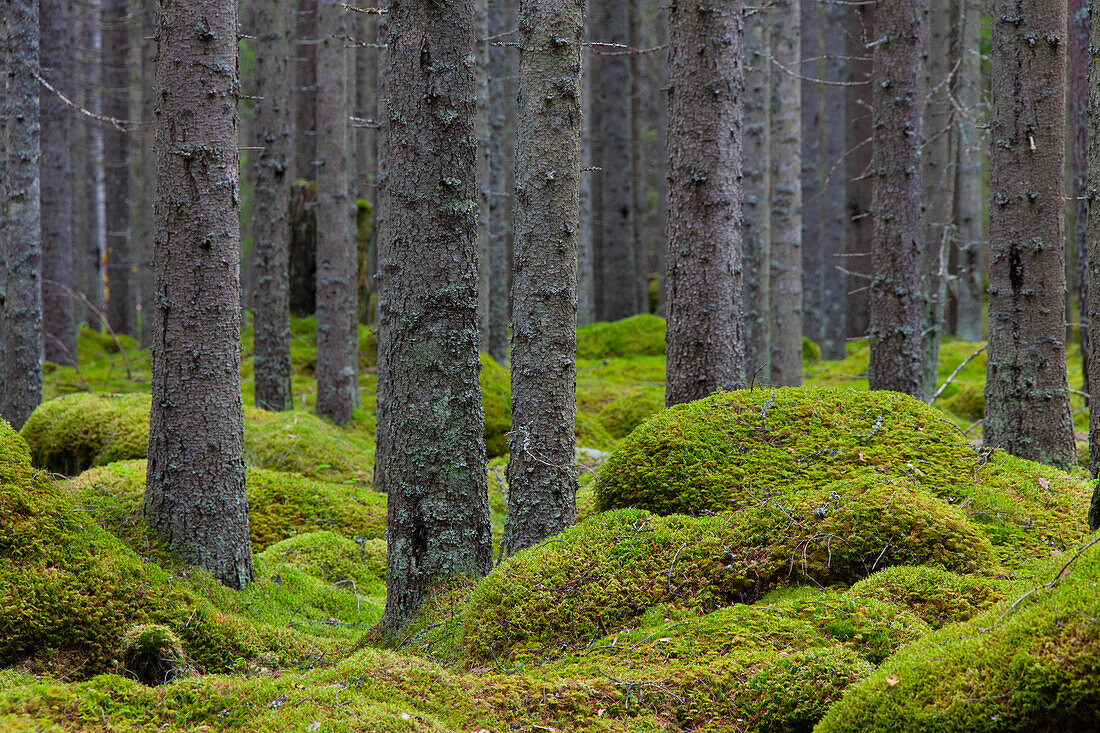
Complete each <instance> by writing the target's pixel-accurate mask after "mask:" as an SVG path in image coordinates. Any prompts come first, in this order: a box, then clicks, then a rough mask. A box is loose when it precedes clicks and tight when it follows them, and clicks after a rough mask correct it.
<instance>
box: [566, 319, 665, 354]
mask: <svg viewBox="0 0 1100 733" xmlns="http://www.w3.org/2000/svg"><path fill="white" fill-rule="evenodd" d="M663 353H665V319H663V318H661V317H660V316H654V315H650V314H648V313H642V314H640V315H636V316H631V317H630V318H624V319H623V320H621V321H613V322H610V323H608V322H600V323H591V324H589V325H587V326H581V327H580V328H578V329H577V357H578V358H580V359H611V358H616V357H623V356H658V355H660V354H663Z"/></svg>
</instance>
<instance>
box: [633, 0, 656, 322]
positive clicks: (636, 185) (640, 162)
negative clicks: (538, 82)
mask: <svg viewBox="0 0 1100 733" xmlns="http://www.w3.org/2000/svg"><path fill="white" fill-rule="evenodd" d="M627 2H628V3H629V9H628V12H627V45H628V46H630V48H632V49H635V48H642V46H643V45H644V44H643V42H642V0H627ZM627 59H628V60H629V61H630V87H629V90H628V95H629V96H628V99H629V103H630V170H631V172H632V174H633V176H634V179H633V181H631V184H630V195H631V201H632V202H633V203H632V205H631V209H632V210H633V212H634V220H633V222H632V224H633V233H632V234H631V237H630V238H631V241H633V242H634V262H635V268H636V269H637V277H636V278H634V312H635V313H648V312H649V283H648V277H649V272H650V270H649V260H650V257H649V253H650V250H651V249H652V246H653V243H652V242H651V241H649V240H648V239H647V238H646V236H645V233H644V229H645V223H646V222H645V219H646V215H645V196H646V189H647V188H648V186H647V181H646V163H645V159H646V155H645V147H646V146H645V143H644V141H643V140H642V138H643V137H644V135H645V116H646V100H645V97H646V96H647V94H648V93H649V85H648V84H647V83H646V82H645V80H643V79H642V55H641V54H637V53H632V54H629V55H628V56H627Z"/></svg>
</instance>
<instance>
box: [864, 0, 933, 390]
mask: <svg viewBox="0 0 1100 733" xmlns="http://www.w3.org/2000/svg"><path fill="white" fill-rule="evenodd" d="M926 5H927V0H906V2H897V1H896V0H880V2H879V3H878V4H877V5H876V7H875V35H876V41H877V45H876V46H875V50H874V56H875V59H874V69H875V70H874V78H873V79H874V83H873V85H872V86H873V88H874V109H875V123H874V146H873V148H874V151H873V156H874V171H875V177H874V179H873V185H874V189H873V198H872V204H871V211H872V218H873V223H874V249H873V255H872V260H873V262H872V267H873V269H874V279H873V280H872V281H871V361H870V364H869V365H868V367H867V379H868V381H869V382H870V387H871V389H889V390H894V391H895V392H904V393H905V394H908V395H911V396H913V397H916V398H918V399H921V398H923V396H924V386H923V385H924V372H923V366H922V364H923V361H922V352H921V310H922V309H921V306H922V302H921V287H920V285H921V219H920V202H921V167H920V157H921V150H920V145H921V134H920V133H921V115H922V112H923V107H924V92H925V90H924V84H923V83H922V82H923V78H922V70H921V53H922V51H923V49H924V46H925V43H927V39H928V35H927V33H928V26H927V24H926V23H925V18H924V13H925V9H926Z"/></svg>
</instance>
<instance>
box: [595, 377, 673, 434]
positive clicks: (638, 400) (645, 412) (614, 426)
mask: <svg viewBox="0 0 1100 733" xmlns="http://www.w3.org/2000/svg"><path fill="white" fill-rule="evenodd" d="M664 406H665V391H664V389H662V388H660V387H656V386H647V387H642V388H640V389H636V390H633V391H630V392H627V393H626V394H624V395H622V396H621V397H618V398H617V399H615V400H614V401H613V402H611V403H610V404H609V405H608V406H607V407H605V408H603V410H602V411H601V412H600V422H601V423H603V425H604V427H605V428H607V432H608V433H610V434H611V437H613V438H625V437H626V436H628V435H630V433H631V432H632V431H633V430H634V428H636V427H638V426H639V425H641V424H642V423H643V422H645V420H646V419H647V418H649V417H651V416H653V415H656V414H657V413H658V412H660V411H661V410H663V409H664Z"/></svg>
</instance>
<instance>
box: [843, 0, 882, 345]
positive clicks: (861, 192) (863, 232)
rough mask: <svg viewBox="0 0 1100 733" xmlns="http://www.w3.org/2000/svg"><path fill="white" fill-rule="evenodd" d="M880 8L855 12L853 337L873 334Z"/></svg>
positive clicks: (849, 322) (851, 38)
mask: <svg viewBox="0 0 1100 733" xmlns="http://www.w3.org/2000/svg"><path fill="white" fill-rule="evenodd" d="M874 15H875V9H874V6H871V5H861V6H859V7H856V8H853V9H852V11H851V13H850V15H849V16H848V17H849V22H850V27H849V30H848V33H847V34H846V35H847V38H848V43H849V46H848V49H849V50H848V55H849V56H850V57H851V58H852V60H851V62H850V63H849V65H848V82H849V86H848V87H846V89H847V92H848V94H847V97H848V128H847V129H848V135H847V140H846V141H845V149H846V150H847V151H848V152H847V154H846V157H847V160H848V176H847V178H846V181H847V189H848V252H847V254H848V257H847V258H846V259H847V263H846V265H845V267H846V268H847V269H848V270H849V271H850V272H852V273H853V274H852V275H849V276H848V283H847V289H848V297H847V298H846V300H847V301H848V310H847V318H846V324H845V325H846V329H847V333H848V338H854V339H855V338H860V339H861V338H867V335H868V334H867V330H868V328H869V327H870V320H869V313H870V307H869V303H870V295H869V294H870V287H869V286H868V281H869V279H870V277H871V248H872V239H873V236H872V234H873V232H872V229H873V226H872V222H871V157H872V149H871V148H872V145H871V138H872V130H871V128H872V123H873V117H874V115H873V113H872V111H871V110H872V106H871V104H872V102H871V97H872V92H871V77H872V65H873V64H872V60H871V55H872V52H871V48H872V47H871V46H870V45H869V44H870V43H871V40H872V38H873V37H874V30H875V17H874Z"/></svg>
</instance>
